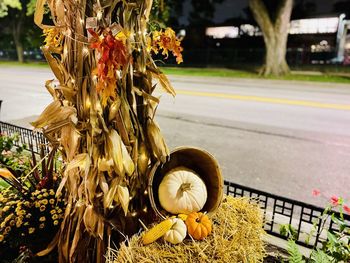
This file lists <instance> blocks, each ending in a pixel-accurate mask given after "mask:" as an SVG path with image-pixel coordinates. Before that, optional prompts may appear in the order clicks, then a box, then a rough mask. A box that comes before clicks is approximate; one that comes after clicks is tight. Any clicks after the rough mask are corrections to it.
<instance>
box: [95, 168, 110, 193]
mask: <svg viewBox="0 0 350 263" xmlns="http://www.w3.org/2000/svg"><path fill="white" fill-rule="evenodd" d="M98 177H99V186H100V187H101V190H102V192H103V194H107V193H108V190H109V187H108V183H107V180H106V177H105V176H104V174H103V173H101V174H99V176H98Z"/></svg>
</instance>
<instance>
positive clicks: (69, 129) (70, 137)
mask: <svg viewBox="0 0 350 263" xmlns="http://www.w3.org/2000/svg"><path fill="white" fill-rule="evenodd" d="M80 137H81V135H80V133H79V132H78V131H77V130H76V129H75V127H74V125H72V124H71V125H66V126H64V127H62V129H61V144H62V146H63V147H64V149H65V152H66V156H67V161H71V160H72V159H73V158H74V155H75V154H76V151H77V149H78V146H79V140H80Z"/></svg>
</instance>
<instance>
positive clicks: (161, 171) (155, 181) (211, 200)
mask: <svg viewBox="0 0 350 263" xmlns="http://www.w3.org/2000/svg"><path fill="white" fill-rule="evenodd" d="M174 169H175V170H174ZM177 169H187V171H191V172H192V171H193V172H194V173H195V174H196V175H197V176H199V177H200V179H201V180H202V181H203V182H204V184H205V186H206V188H207V189H208V191H207V198H206V201H205V204H204V206H203V208H202V209H201V210H202V211H206V212H208V214H210V213H213V212H215V210H216V209H217V208H218V206H219V205H220V203H221V200H222V197H223V190H222V189H223V184H224V182H223V178H222V175H221V171H220V168H219V165H218V162H217V161H216V159H215V158H214V157H213V156H212V155H211V154H210V153H208V152H207V151H205V150H202V149H199V148H195V147H188V146H184V147H179V148H177V149H175V150H173V151H172V152H171V154H170V156H169V158H168V160H166V162H165V163H163V164H162V165H161V162H157V163H156V164H155V165H154V166H153V167H152V170H151V171H150V173H149V181H148V194H149V199H150V202H151V205H152V208H153V210H154V211H155V212H156V214H157V215H158V216H159V217H161V218H163V219H164V218H166V217H167V216H170V215H172V214H171V213H169V212H168V211H166V210H164V209H162V206H161V203H160V200H159V199H160V196H159V190H160V189H159V188H160V184H161V182H162V180H163V178H164V177H165V176H166V175H167V174H168V173H169V172H171V171H176V170H177ZM167 191H168V190H167ZM203 197H204V194H203V195H200V196H196V198H200V199H201V200H203V199H204V198H203ZM163 201H164V200H163ZM170 205H174V203H172V204H171V203H170V202H169V206H170ZM169 210H170V209H169ZM175 214H176V213H175Z"/></svg>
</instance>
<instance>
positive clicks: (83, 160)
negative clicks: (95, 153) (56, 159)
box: [65, 153, 91, 176]
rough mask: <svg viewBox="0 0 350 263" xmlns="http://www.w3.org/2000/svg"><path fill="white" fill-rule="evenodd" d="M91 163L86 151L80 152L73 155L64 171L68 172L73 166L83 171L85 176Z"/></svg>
mask: <svg viewBox="0 0 350 263" xmlns="http://www.w3.org/2000/svg"><path fill="white" fill-rule="evenodd" d="M90 165H91V159H90V156H89V155H88V154H87V153H81V154H78V155H76V156H75V157H74V159H73V160H72V161H70V162H69V164H68V165H67V168H66V170H65V172H69V171H70V170H72V169H74V168H80V169H81V170H83V171H84V173H85V176H87V175H88V173H89V170H90Z"/></svg>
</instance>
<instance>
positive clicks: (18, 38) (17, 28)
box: [12, 8, 25, 63]
mask: <svg viewBox="0 0 350 263" xmlns="http://www.w3.org/2000/svg"><path fill="white" fill-rule="evenodd" d="M24 16H25V13H24V11H23V8H22V11H21V13H20V15H19V17H18V18H16V20H17V21H14V22H13V26H12V36H13V40H14V42H15V46H16V53H17V60H18V62H20V63H23V62H24V56H23V50H24V49H23V43H22V26H23V18H24Z"/></svg>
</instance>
